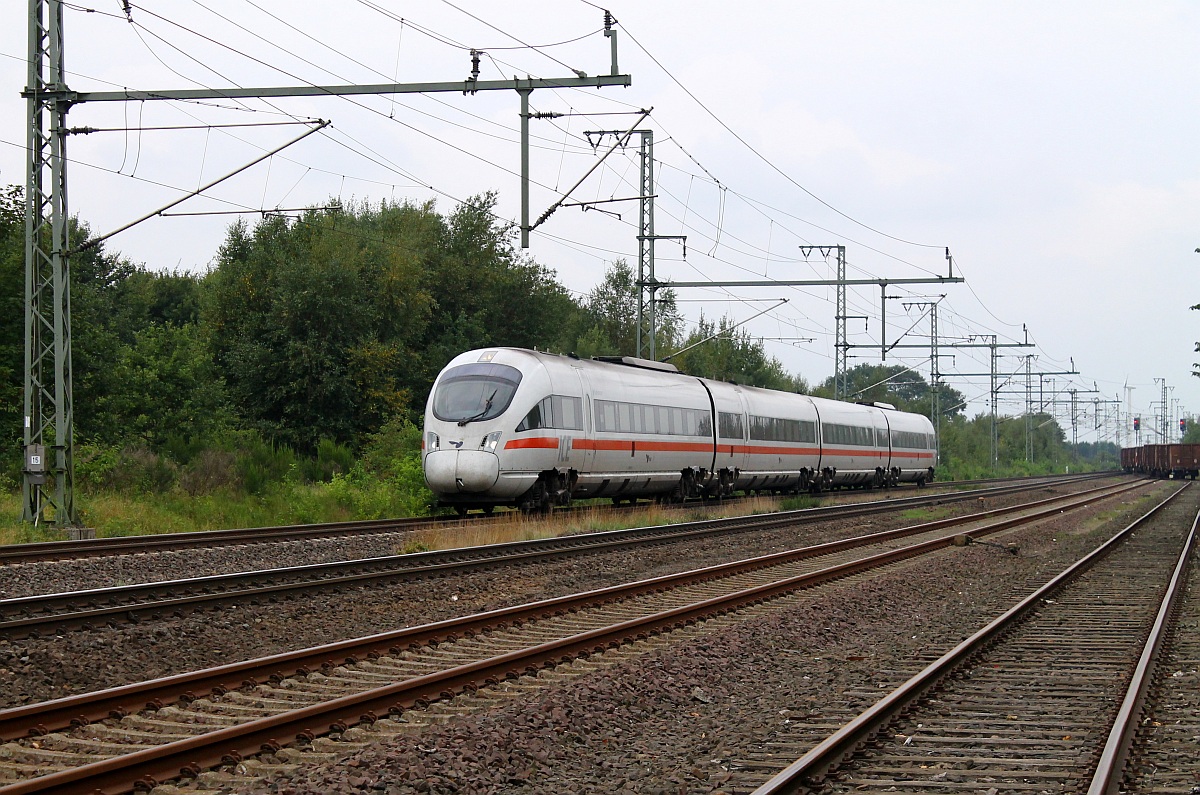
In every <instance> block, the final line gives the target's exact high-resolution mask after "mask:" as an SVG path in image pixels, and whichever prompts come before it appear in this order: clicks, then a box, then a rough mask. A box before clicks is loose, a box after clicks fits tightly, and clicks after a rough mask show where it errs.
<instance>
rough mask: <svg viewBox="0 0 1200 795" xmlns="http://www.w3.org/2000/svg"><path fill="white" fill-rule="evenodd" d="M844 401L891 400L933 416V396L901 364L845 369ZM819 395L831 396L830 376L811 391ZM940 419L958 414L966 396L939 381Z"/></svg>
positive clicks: (919, 378) (905, 408) (925, 383)
mask: <svg viewBox="0 0 1200 795" xmlns="http://www.w3.org/2000/svg"><path fill="white" fill-rule="evenodd" d="M846 387H847V389H846V392H847V399H848V400H857V401H862V402H864V403H874V402H882V403H891V404H892V405H894V406H896V408H898V409H902V410H903V411H912V412H915V413H917V414H924V415H925V416H927V417H932V416H933V396H932V394H931V390H930V386H929V382H928V381H926V380H925V377H924V376H922V375H921V374H920V373H918V372H917V371H915V370H913V369H911V368H909V367H906V366H904V365H901V364H892V365H884V364H860V365H857V366H856V367H852V368H850V370H848V371H847V372H846ZM814 393H815V394H818V395H820V396H821V397H828V398H832V397H833V376H830V377H829V378H826V379H825V380H824V381H823V382H821V385H820V386H818V387H817V389H816V390H814ZM938 405H939V406H940V407H941V411H942V417H943V419H945V418H947V417H955V416H958V415H960V414H962V411H963V407H964V406H965V405H966V398H965V396H964V395H963V393H962V392H959V391H958V390H957V389H955V388H954V387H951V386H948V385H947V384H942V385H941V389H940V394H939V396H938Z"/></svg>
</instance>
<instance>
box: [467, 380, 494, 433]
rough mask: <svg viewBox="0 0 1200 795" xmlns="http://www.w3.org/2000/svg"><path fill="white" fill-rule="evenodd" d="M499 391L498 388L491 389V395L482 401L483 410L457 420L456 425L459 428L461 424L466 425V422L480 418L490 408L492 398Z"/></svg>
mask: <svg viewBox="0 0 1200 795" xmlns="http://www.w3.org/2000/svg"><path fill="white" fill-rule="evenodd" d="M499 391H500V390H499V389H493V390H492V394H491V396H490V397H488V399H487V400H485V401H484V402H483V411H481V412H479V413H478V414H473V415H471V416H470V417H467V418H466V419H463V420H459V421H458V427H460V428H461V427H462V426H464V425H466V424H467V423H468V422H474V421H475V420H478V419H482V418H483V415H485V414H487V413H488V412H489V411H491V410H492V398H494V397H496V393H497V392H499Z"/></svg>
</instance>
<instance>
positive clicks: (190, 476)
mask: <svg viewBox="0 0 1200 795" xmlns="http://www.w3.org/2000/svg"><path fill="white" fill-rule="evenodd" d="M237 483H238V475H237V456H235V455H234V454H233V453H231V452H229V451H228V450H203V451H200V452H199V453H198V454H197V455H196V456H195V457H194V458H193V459H192V460H191V462H190V463H188V464H187V466H185V467H184V468H183V469H182V471H180V473H179V487H180V488H181V489H183V490H184V491H186V492H187V493H188V494H189V495H191V496H192V497H198V496H200V495H202V494H212V493H214V492H216V491H220V490H222V489H228V488H232V487H234V486H236V485H237Z"/></svg>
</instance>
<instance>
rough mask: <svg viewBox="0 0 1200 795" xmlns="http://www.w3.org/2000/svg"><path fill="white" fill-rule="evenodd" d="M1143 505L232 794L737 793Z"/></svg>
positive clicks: (830, 599)
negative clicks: (754, 769)
mask: <svg viewBox="0 0 1200 795" xmlns="http://www.w3.org/2000/svg"><path fill="white" fill-rule="evenodd" d="M1190 500H1191V503H1192V504H1193V506H1194V505H1195V504H1196V503H1200V493H1197V494H1194V495H1192V496H1191V497H1190ZM1148 507H1149V506H1148V505H1146V504H1145V503H1143V504H1140V505H1138V506H1137V507H1134V506H1133V505H1132V504H1130V503H1128V502H1127V503H1126V504H1125V507H1123V508H1122V509H1121V510H1119V511H1114V510H1113V509H1112V506H1106V507H1104V508H1101V509H1098V510H1097V509H1091V510H1090V511H1089V514H1090V516H1091V519H1090V521H1088V522H1087V523H1086V524H1084V523H1081V520H1080V519H1079V517H1078V516H1074V517H1072V518H1071V519H1069V520H1067V521H1065V522H1064V521H1063V520H1055V521H1052V522H1049V523H1042V524H1040V525H1039V526H1037V527H1035V528H1031V529H1025V530H1019V531H1015V532H1011V533H1009V534H1006V535H1005V536H1004V538H1005V540H1006V541H1014V542H1016V543H1018V544H1019V545H1020V549H1021V554H1020V556H1018V557H1012V556H1009V555H1005V554H1003V553H1002V552H1000V551H999V550H996V549H993V548H988V547H981V546H972V547H967V548H956V549H951V550H947V551H944V552H942V553H939V554H938V555H937V556H935V557H934V558H932V559H921V560H916V561H910V562H907V563H905V564H901V565H900V566H897V567H893V568H891V569H889V570H888V571H887V572H886V573H884V574H881V575H879V576H875V577H869V578H863V579H858V580H850V581H845V582H843V583H839V584H835V585H833V586H831V587H826V588H823V589H821V590H820V591H819V592H815V593H813V594H812V595H810V596H809V597H802V598H800V600H799V601H798V603H797V604H796V605H795V606H794V607H793V608H791V609H789V610H786V611H779V612H770V613H767V614H764V615H760V616H758V617H756V618H753V619H751V620H749V621H747V622H745V623H743V624H739V625H736V626H735V627H733V628H732V629H727V630H725V631H723V632H720V633H718V634H714V635H706V636H702V637H699V638H692V639H690V640H687V641H685V642H682V643H678V644H674V645H668V646H664V647H660V648H658V649H657V650H654V651H651V652H650V653H648V654H646V655H645V656H642V657H638V658H634V659H631V660H628V661H626V662H623V663H620V664H618V665H617V666H615V667H611V668H607V669H604V670H600V671H596V672H594V673H590V674H585V675H583V676H581V677H579V678H576V679H573V680H571V681H569V682H565V683H561V684H551V685H548V686H547V687H546V688H545V689H544V690H541V691H539V692H536V693H535V694H534V695H531V697H530V698H528V699H524V700H518V701H514V702H512V703H510V704H508V705H506V706H504V707H502V708H499V709H493V710H491V711H489V712H485V713H482V714H476V715H471V716H467V717H463V718H459V719H456V720H454V721H451V722H450V723H449V724H447V725H444V726H440V727H436V728H434V727H431V728H429V729H426V730H424V731H423V732H422V733H421V734H418V735H412V736H400V737H395V738H393V739H391V740H390V741H389V742H387V743H373V744H371V745H369V746H368V747H367V748H365V749H363V750H362V751H360V752H358V753H356V754H354V755H352V756H350V757H348V758H345V759H342V760H339V761H335V762H333V763H325V764H320V763H318V764H315V765H314V764H312V763H306V764H305V766H304V767H303V768H302V769H301V770H299V771H296V772H294V773H292V774H290V775H278V776H275V777H272V778H268V779H266V780H265V781H262V782H260V783H258V784H257V785H253V786H251V787H247V786H246V785H245V783H243V784H240V785H235V787H236V789H235V791H238V792H254V793H262V794H265V793H272V794H274V793H283V794H285V795H307V794H308V793H359V792H376V793H388V794H389V795H407V794H408V793H484V792H489V793H490V792H505V793H525V794H528V795H533V794H535V793H538V794H540V793H563V792H573V793H645V794H647V795H654V794H658V793H683V792H686V793H727V792H736V791H746V789H747V788H748V787H752V786H753V785H754V783H756V781H755V780H752V779H747V778H746V777H745V774H744V773H740V772H738V771H737V769H736V765H733V764H731V762H736V761H737V760H741V759H745V758H750V757H755V756H758V757H759V758H761V757H762V755H763V754H764V753H765V751H766V750H767V749H768V748H769V746H767V745H766V744H767V743H768V742H769V741H771V740H772V739H773V738H775V737H776V736H781V737H784V736H787V735H788V733H790V732H794V731H796V730H797V729H798V728H800V727H802V726H803V724H805V723H806V722H808V721H813V720H819V719H820V716H821V715H822V714H824V713H825V712H826V711H828V710H829V709H830V708H831V707H832V705H834V704H838V705H840V706H848V707H856V708H858V709H861V708H865V707H866V706H868V705H869V703H871V702H872V701H873V700H874V699H873V692H872V691H874V692H884V690H885V689H890V688H892V687H895V686H896V685H898V684H900V683H901V682H902V681H904V680H905V679H907V678H908V677H909V676H911V675H912V674H913V673H915V672H916V671H917V670H919V669H920V668H922V667H924V665H925V664H926V661H927V660H929V659H931V658H933V657H936V656H937V655H940V654H941V653H942V652H944V651H945V650H946V649H948V648H949V647H950V646H952V645H954V644H956V643H957V642H959V641H960V640H961V639H962V638H963V637H966V636H967V635H969V634H970V633H971V632H974V631H975V630H976V629H978V628H979V627H981V626H983V625H984V624H985V623H987V621H989V620H991V619H992V618H994V617H995V616H996V615H998V614H999V613H1000V612H1002V611H1003V610H1004V609H1006V608H1007V607H1008V606H1010V605H1011V603H1012V602H1013V601H1014V599H1015V597H1016V596H1017V595H1018V594H1022V595H1023V594H1025V593H1027V592H1028V591H1029V590H1031V589H1032V588H1034V587H1036V586H1037V585H1040V584H1041V583H1042V582H1044V581H1045V580H1046V579H1048V578H1049V577H1050V576H1053V575H1054V574H1056V573H1058V572H1059V571H1061V570H1062V569H1063V568H1064V567H1065V566H1066V565H1068V564H1069V563H1070V562H1072V561H1074V560H1075V559H1077V558H1078V557H1079V556H1081V555H1082V554H1084V553H1085V552H1087V551H1090V550H1091V549H1093V548H1094V547H1095V546H1096V545H1098V543H1099V542H1100V541H1101V540H1103V539H1104V538H1107V537H1109V536H1110V535H1111V534H1112V532H1115V531H1116V530H1118V529H1120V528H1121V527H1124V526H1125V525H1126V524H1128V522H1129V521H1131V520H1132V519H1133V518H1134V517H1136V516H1138V515H1141V513H1144V511H1145V510H1146V509H1147V508H1148ZM1193 510H1195V508H1194V507H1193ZM1080 528H1083V529H1080ZM931 605H936V606H937V607H936V608H935V609H932V610H931V609H930V608H931ZM790 761H791V758H790V757H789V758H787V759H781V760H780V762H779V768H782V767H783V766H784V765H785V764H786V763H788V762H790ZM731 768H732V769H731ZM765 777H766V774H764V775H762V776H760V777H759V778H758V779H757V782H761V781H762V780H765Z"/></svg>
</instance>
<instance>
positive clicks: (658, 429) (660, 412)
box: [654, 406, 671, 433]
mask: <svg viewBox="0 0 1200 795" xmlns="http://www.w3.org/2000/svg"><path fill="white" fill-rule="evenodd" d="M670 415H671V410H670V409H668V408H667V407H666V406H655V407H654V432H655V433H670V432H671V416H670Z"/></svg>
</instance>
